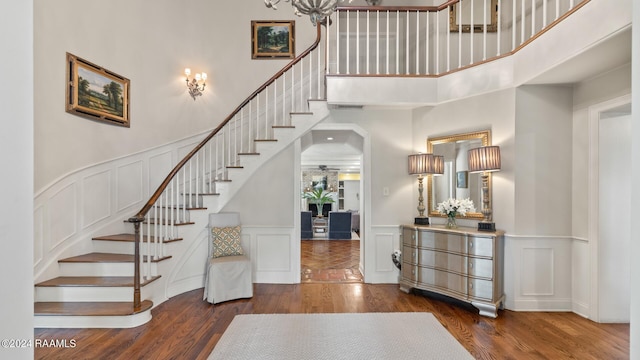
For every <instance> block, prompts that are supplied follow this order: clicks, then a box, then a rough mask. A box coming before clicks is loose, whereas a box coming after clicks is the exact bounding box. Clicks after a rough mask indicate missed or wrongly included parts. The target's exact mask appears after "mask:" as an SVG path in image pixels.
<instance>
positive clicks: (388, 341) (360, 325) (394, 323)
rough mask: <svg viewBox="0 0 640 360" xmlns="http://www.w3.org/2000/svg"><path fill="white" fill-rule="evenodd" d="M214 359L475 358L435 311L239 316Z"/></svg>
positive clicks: (231, 325) (226, 332)
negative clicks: (442, 322)
mask: <svg viewBox="0 0 640 360" xmlns="http://www.w3.org/2000/svg"><path fill="white" fill-rule="evenodd" d="M209 359H215V360H229V359H234V360H241V359H246V360H255V359H274V360H275V359H277V360H286V359H296V360H305V359H327V360H336V359H349V360H359V359H362V360H373V359H380V360H383V359H384V360H386V359H402V360H409V359H416V360H417V359H420V360H425V359H443V360H445V359H446V360H456V359H465V360H466V359H473V357H472V356H471V355H470V354H469V353H468V352H467V350H466V349H465V348H464V347H462V345H460V343H458V342H457V341H456V339H455V338H454V337H453V336H452V335H451V334H449V332H448V331H447V330H446V329H445V328H444V327H443V326H442V325H441V324H440V322H439V321H438V320H437V319H436V318H435V317H434V316H433V315H432V314H430V313H364V314H264V315H236V317H235V318H234V319H233V321H232V322H231V324H229V327H228V328H227V330H226V331H225V332H224V334H223V335H222V337H221V338H220V341H218V343H217V344H216V346H215V348H214V349H213V352H212V353H211V355H209Z"/></svg>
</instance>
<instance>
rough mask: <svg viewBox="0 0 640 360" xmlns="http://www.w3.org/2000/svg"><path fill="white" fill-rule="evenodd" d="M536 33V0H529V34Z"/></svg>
mask: <svg viewBox="0 0 640 360" xmlns="http://www.w3.org/2000/svg"><path fill="white" fill-rule="evenodd" d="M535 33H536V0H531V36H533V34H535Z"/></svg>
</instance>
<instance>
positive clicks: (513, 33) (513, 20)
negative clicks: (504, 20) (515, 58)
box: [511, 0, 517, 51]
mask: <svg viewBox="0 0 640 360" xmlns="http://www.w3.org/2000/svg"><path fill="white" fill-rule="evenodd" d="M512 5H513V11H512V12H513V14H512V15H511V51H513V50H515V48H516V13H517V12H516V0H512Z"/></svg>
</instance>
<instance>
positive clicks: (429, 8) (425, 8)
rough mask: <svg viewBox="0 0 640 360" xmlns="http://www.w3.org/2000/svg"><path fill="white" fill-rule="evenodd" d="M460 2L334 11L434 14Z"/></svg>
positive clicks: (455, 0) (350, 8)
mask: <svg viewBox="0 0 640 360" xmlns="http://www.w3.org/2000/svg"><path fill="white" fill-rule="evenodd" d="M460 1H461V0H449V1H445V2H444V4H442V5H437V6H338V7H337V8H336V10H338V11H340V10H342V11H344V10H350V11H351V10H359V11H366V10H369V11H409V12H416V11H423V12H436V11H441V10H444V9H446V8H447V7H449V6H451V5H453V4H457V3H459V2H460Z"/></svg>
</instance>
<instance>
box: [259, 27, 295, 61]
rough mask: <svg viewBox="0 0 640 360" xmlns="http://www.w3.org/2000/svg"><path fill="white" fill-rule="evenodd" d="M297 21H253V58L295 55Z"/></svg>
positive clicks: (291, 57)
mask: <svg viewBox="0 0 640 360" xmlns="http://www.w3.org/2000/svg"><path fill="white" fill-rule="evenodd" d="M294 31H295V21H257V20H254V21H251V58H252V59H274V58H288V59H293V58H294V57H295V47H294V45H295V40H294V38H293V35H294V33H295V32H294Z"/></svg>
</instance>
